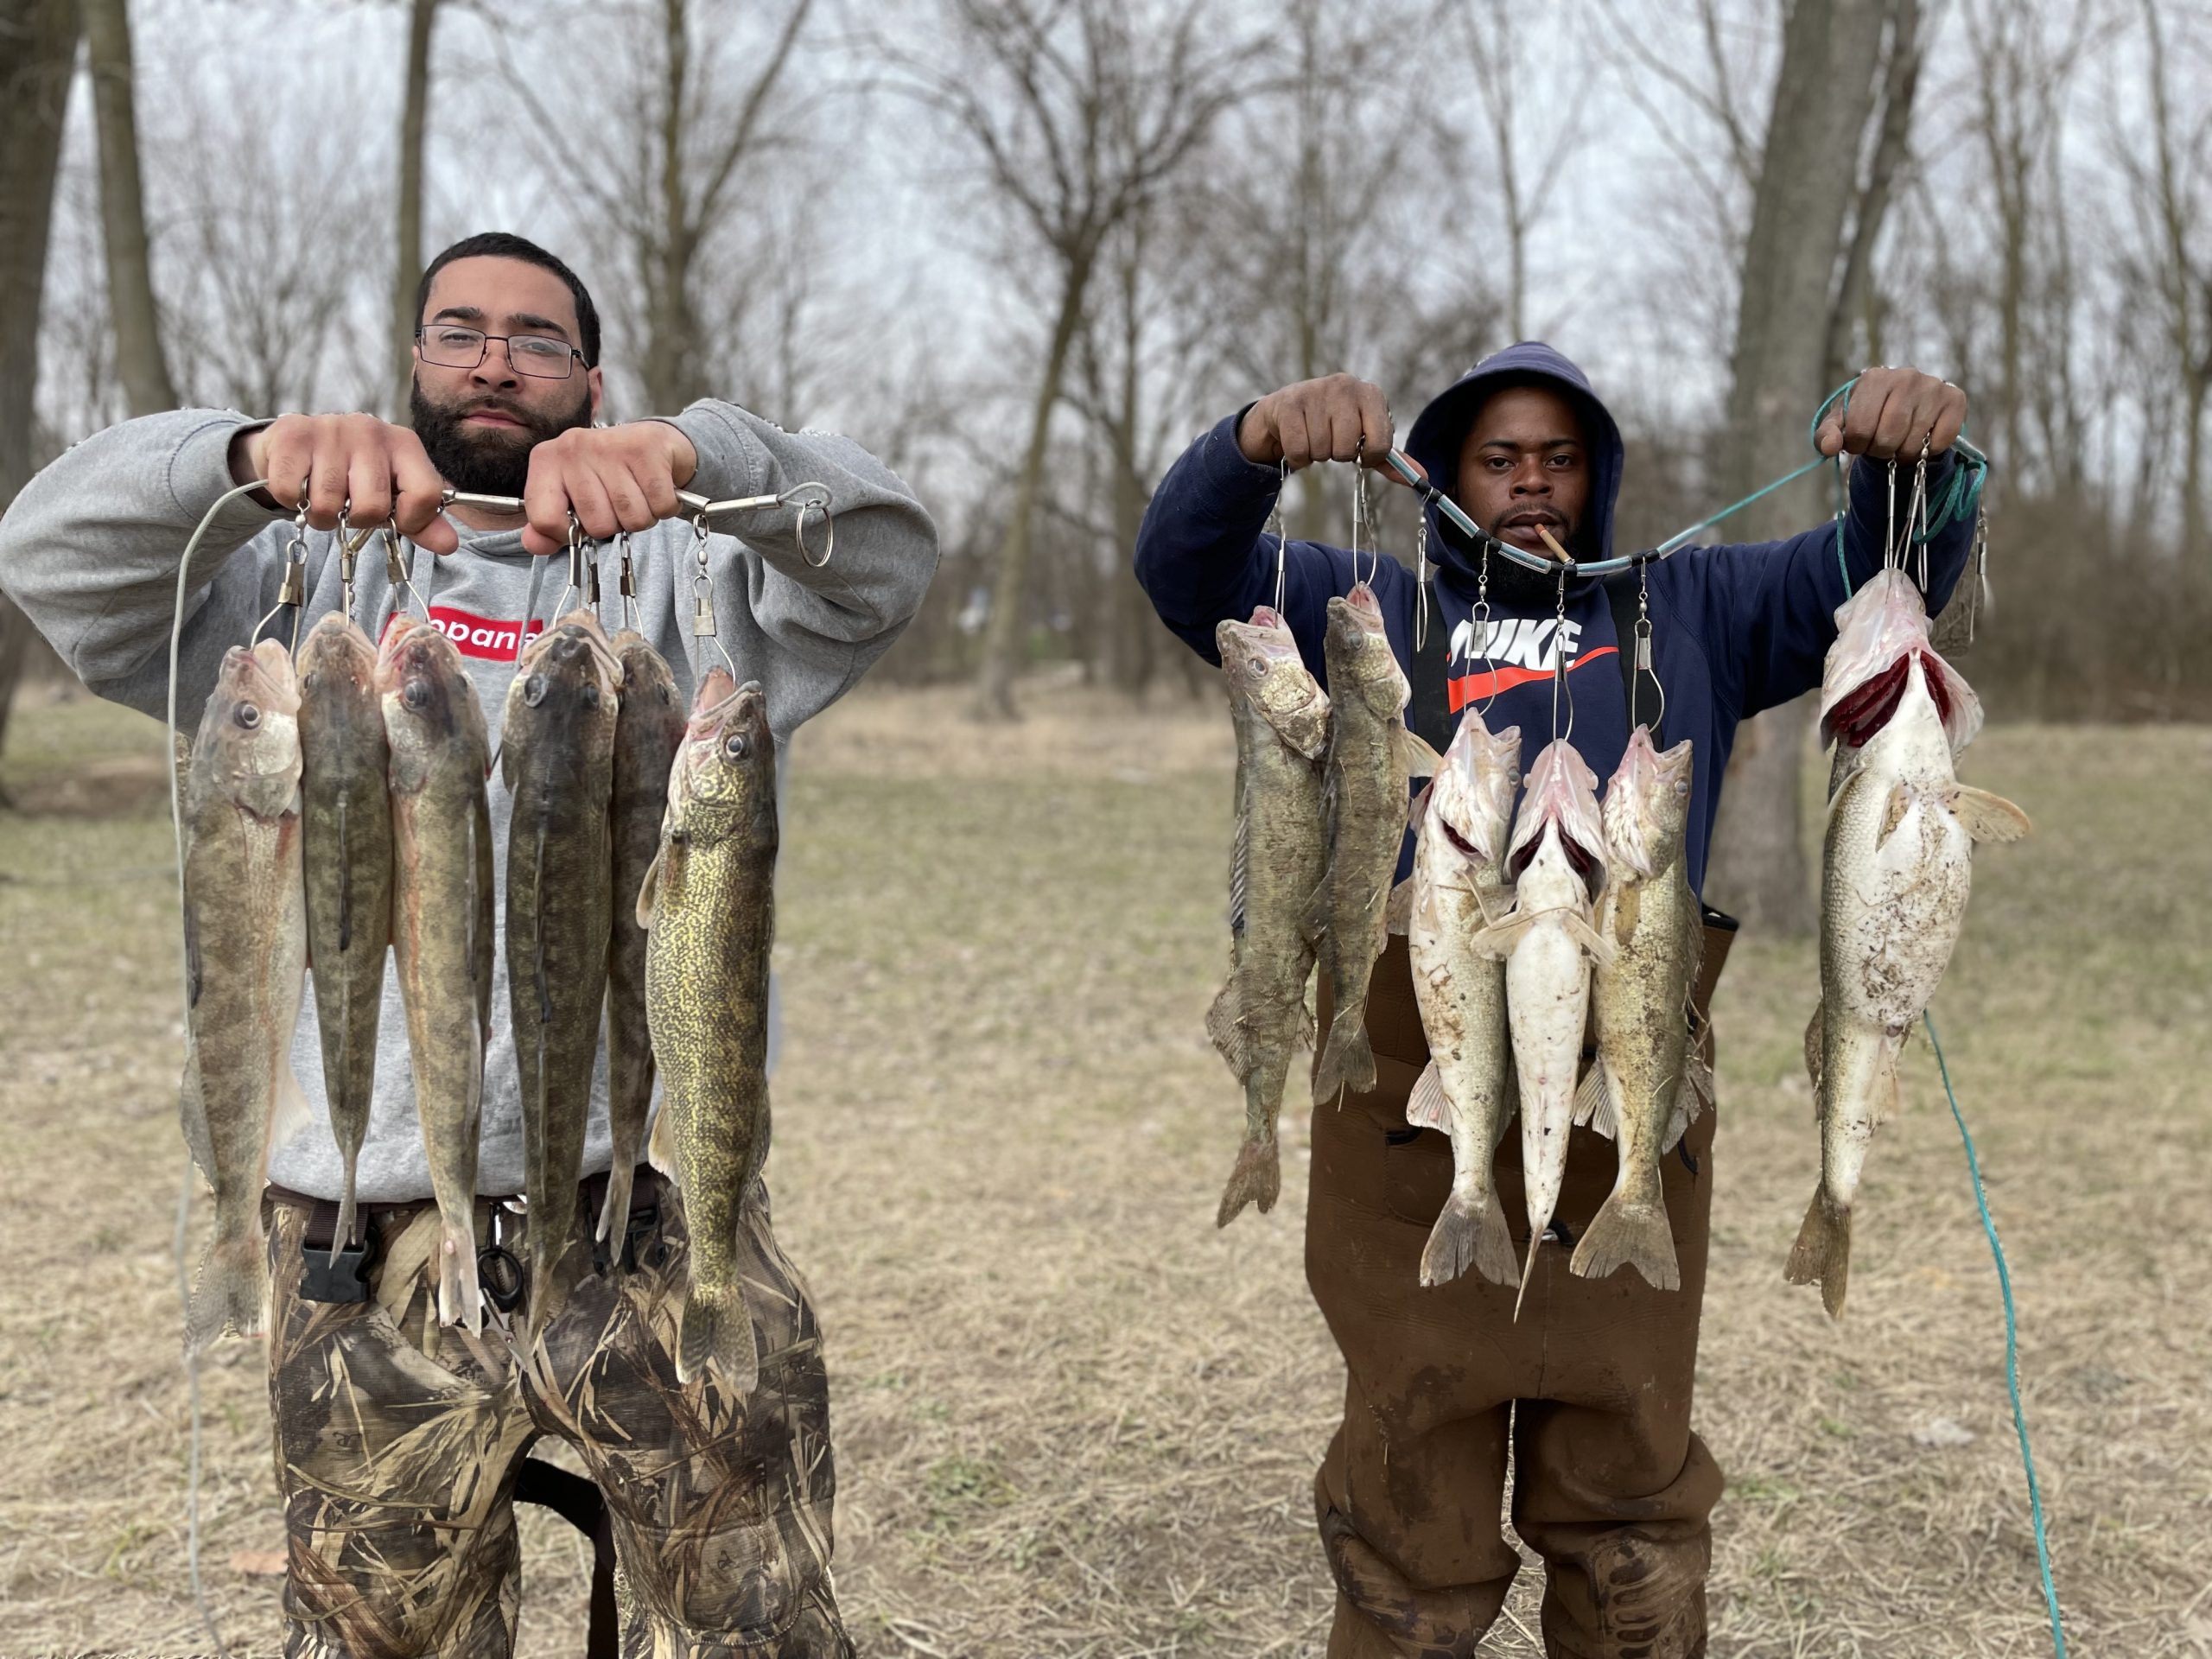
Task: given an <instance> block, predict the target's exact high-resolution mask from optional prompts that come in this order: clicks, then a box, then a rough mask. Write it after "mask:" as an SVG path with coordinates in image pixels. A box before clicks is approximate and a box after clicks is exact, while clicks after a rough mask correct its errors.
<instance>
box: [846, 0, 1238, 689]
mask: <svg viewBox="0 0 2212 1659" xmlns="http://www.w3.org/2000/svg"><path fill="white" fill-rule="evenodd" d="M943 22H944V27H943V29H942V31H941V33H942V35H943V36H944V39H945V40H946V41H947V42H948V43H949V45H950V48H951V55H950V58H949V59H940V58H937V57H935V56H933V55H925V54H922V53H920V52H918V51H914V50H909V49H906V48H898V47H893V46H890V45H888V44H885V45H883V46H881V47H880V50H881V52H882V54H883V55H884V56H885V58H886V59H887V62H888V63H889V64H890V65H891V67H893V72H894V73H896V74H897V75H898V76H899V79H900V84H901V85H902V86H903V87H904V88H905V89H906V91H908V92H911V93H912V94H913V95H914V96H916V97H918V98H919V99H923V100H924V101H925V102H926V103H927V104H928V105H931V107H933V108H934V109H936V110H937V111H939V112H940V113H941V114H942V115H943V117H944V118H945V120H946V121H947V123H948V124H949V126H950V130H952V132H953V133H954V134H955V135H956V137H957V138H958V139H959V141H960V142H961V143H963V145H964V146H965V147H966V148H967V149H968V150H969V154H970V155H971V156H973V157H974V159H975V161H976V163H977V164H978V166H979V168H980V171H981V174H982V182H983V185H984V187H985V188H986V189H987V191H988V193H989V195H990V197H991V198H992V200H994V201H995V204H996V205H997V206H998V207H1000V208H1001V210H1002V211H1003V212H1004V213H1006V215H1007V219H1009V220H1010V221H1011V225H1012V227H1013V229H1014V234H1015V236H1016V238H1018V241H1019V244H1020V245H1021V246H1022V247H1024V248H1026V249H1027V250H1029V251H1033V253H1035V254H1036V255H1039V256H1041V258H1042V260H1043V263H1044V265H1045V268H1046V270H1047V272H1048V273H1049V277H1048V289H1049V297H1048V299H1047V300H1046V306H1047V308H1048V311H1049V315H1050V318H1051V321H1050V323H1049V325H1048V328H1047V333H1046V346H1045V353H1044V360H1043V363H1042V365H1040V368H1039V373H1038V376H1037V381H1036V391H1035V394H1034V396H1033V398H1032V399H1031V403H1030V419H1029V432H1028V438H1027V444H1026V447H1025V448H1024V449H1023V452H1022V462H1021V467H1020V473H1019V474H1017V476H1016V482H1015V485H1014V501H1013V507H1012V516H1011V518H1010V519H1009V521H1008V523H1007V531H1006V536H1005V539H1004V541H1003V543H1001V547H1000V550H999V557H998V566H997V569H996V570H995V573H994V577H993V592H992V601H991V610H990V615H989V620H988V623H987V625H986V629H985V634H984V640H983V654H982V665H981V669H980V671H979V677H978V680H977V686H976V707H977V712H978V713H979V714H981V715H984V716H986V717H994V718H1011V717H1013V715H1014V712H1015V710H1014V691H1013V685H1014V670H1015V667H1016V665H1017V663H1018V660H1019V658H1020V650H1021V642H1022V632H1023V630H1022V624H1023V620H1024V619H1025V616H1026V614H1027V607H1026V600H1027V594H1028V577H1029V564H1030V550H1031V547H1032V538H1033V528H1034V525H1033V520H1034V519H1035V518H1036V514H1037V509H1038V502H1039V486H1040V484H1041V482H1042V480H1043V477H1044V473H1045V461H1046V451H1047V449H1048V448H1049V446H1050V443H1051V441H1052V417H1053V414H1054V411H1055V410H1056V409H1057V408H1058V405H1059V403H1060V400H1061V395H1062V390H1063V387H1064V385H1065V379H1066V374H1067V369H1068V365H1069V360H1070V357H1071V353H1072V352H1073V349H1074V346H1075V342H1076V338H1077V334H1078V332H1079V331H1080V329H1081V327H1082V325H1083V320H1084V307H1085V304H1086V302H1087V301H1088V299H1089V296H1090V283H1091V278H1092V277H1093V275H1094V274H1095V272H1096V270H1097V267H1098V264H1099V259H1100V255H1101V252H1102V251H1103V248H1104V246H1105V244H1106V240H1107V238H1108V237H1109V235H1110V234H1111V233H1112V232H1115V231H1116V229H1118V228H1119V227H1121V226H1122V225H1124V224H1125V223H1127V221H1128V219H1129V218H1130V216H1131V215H1132V214H1134V213H1136V212H1138V211H1139V210H1140V209H1141V207H1143V206H1144V205H1145V204H1146V203H1147V202H1148V201H1150V200H1153V199H1154V197H1155V195H1156V194H1158V192H1159V191H1160V189H1161V188H1162V187H1163V186H1164V185H1165V184H1166V182H1167V181H1168V180H1169V179H1171V178H1172V177H1173V176H1174V175H1175V174H1176V172H1177V170H1178V169H1179V168H1181V167H1182V166H1183V164H1184V163H1185V162H1186V161H1187V160H1188V159H1189V158H1190V156H1192V154H1193V152H1194V151H1195V150H1196V149H1197V148H1198V145H1199V144H1200V143H1202V142H1203V141H1204V139H1205V136H1206V134H1207V132H1208V130H1210V129H1211V126H1212V124H1213V123H1214V121H1215V119H1216V118H1217V117H1218V116H1219V115H1220V114H1221V112H1222V111H1224V109H1226V108H1228V107H1229V105H1230V104H1231V103H1232V102H1233V101H1234V100H1235V99H1236V98H1237V97H1238V96H1239V95H1240V94H1241V93H1242V92H1243V82H1242V79H1241V74H1240V71H1241V70H1242V67H1243V65H1244V63H1245V62H1246V61H1247V60H1248V58H1249V52H1248V51H1247V50H1246V49H1245V48H1243V46H1242V45H1241V44H1239V43H1236V42H1235V41H1231V42H1230V43H1229V44H1226V45H1224V44H1222V43H1221V42H1220V41H1219V40H1218V38H1217V35H1218V30H1217V22H1218V19H1217V16H1215V14H1214V10H1213V8H1212V7H1211V5H1210V4H1209V3H1206V0H1173V3H1163V5H1161V6H1160V7H1157V8H1137V9H1132V8H1127V7H1124V6H1122V5H1119V4H1116V3H1113V0H1012V3H990V0H946V3H945V9H944V20H943Z"/></svg>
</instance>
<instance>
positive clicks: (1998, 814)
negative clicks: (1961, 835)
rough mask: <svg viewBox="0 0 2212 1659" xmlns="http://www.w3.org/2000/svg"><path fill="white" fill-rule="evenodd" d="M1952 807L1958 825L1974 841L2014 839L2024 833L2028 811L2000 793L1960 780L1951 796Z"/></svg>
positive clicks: (2018, 838) (2026, 828)
mask: <svg viewBox="0 0 2212 1659" xmlns="http://www.w3.org/2000/svg"><path fill="white" fill-rule="evenodd" d="M1951 810H1952V812H1953V813H1954V814H1955V815H1956V817H1957V818H1958V820H1959V823H1960V826H1961V828H1963V829H1965V830H1966V832H1967V834H1968V835H1970V836H1973V837H1974V839H1975V840H1976V841H1983V842H2014V841H2018V840H2020V839H2021V838H2022V837H2024V836H2026V835H2027V833H2028V831H2029V829H2030V827H2031V826H2030V825H2029V823H2028V815H2027V814H2026V813H2024V812H2023V811H2021V810H2020V809H2019V808H2018V807H2017V806H2015V805H2013V804H2012V802H2010V801H2008V800H2006V799H2005V798H2004V797H2003V796H2002V795H1992V794H1991V793H1990V792H1989V791H1987V790H1986V789H1976V788H1974V786H1973V785H1970V784H1961V785H1959V786H1958V791H1957V792H1956V793H1955V794H1954V795H1953V796H1952V798H1951Z"/></svg>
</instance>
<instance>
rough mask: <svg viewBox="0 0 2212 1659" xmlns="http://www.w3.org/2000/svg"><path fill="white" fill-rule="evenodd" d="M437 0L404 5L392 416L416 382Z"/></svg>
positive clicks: (397, 416)
mask: <svg viewBox="0 0 2212 1659" xmlns="http://www.w3.org/2000/svg"><path fill="white" fill-rule="evenodd" d="M437 16H438V0H410V3H409V5H408V9H407V98H406V102H405V104H404V105H403V107H402V109H401V111H400V117H399V218H398V226H397V230H398V235H397V243H398V245H397V249H396V250H395V251H394V255H393V265H392V274H391V321H392V333H391V340H392V353H393V355H392V361H391V367H392V381H391V417H392V419H394V420H395V421H399V422H402V423H404V422H405V421H406V419H407V418H408V400H409V394H410V392H411V391H413V389H414V385H415V350H414V342H415V329H416V325H417V324H418V323H420V322H421V321H422V319H421V318H420V317H418V316H416V315H415V289H416V284H417V283H420V282H421V281H422V280H423V135H424V131H425V130H426V128H427V127H428V125H429V107H430V31H431V29H433V28H434V27H435V25H436V22H437Z"/></svg>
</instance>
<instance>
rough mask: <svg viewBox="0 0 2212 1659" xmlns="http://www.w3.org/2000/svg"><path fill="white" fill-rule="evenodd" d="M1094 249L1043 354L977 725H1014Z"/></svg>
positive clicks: (1003, 551)
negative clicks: (1052, 461) (1059, 431)
mask: <svg viewBox="0 0 2212 1659" xmlns="http://www.w3.org/2000/svg"><path fill="white" fill-rule="evenodd" d="M1093 257H1094V256H1093V254H1092V252H1091V251H1090V250H1089V249H1087V248H1085V249H1080V250H1077V251H1076V252H1075V254H1074V255H1073V256H1072V257H1071V258H1070V259H1069V261H1068V264H1067V266H1066V270H1065V274H1064V275H1063V276H1062V277H1061V285H1060V309H1059V315H1058V317H1056V318H1055V319H1054V320H1053V322H1052V346H1051V347H1050V348H1049V349H1048V350H1047V351H1046V354H1045V372H1044V375H1043V377H1042V378H1040V379H1039V382H1038V385H1037V401H1036V404H1035V405H1034V407H1033V409H1032V410H1031V412H1030V418H1029V448H1028V450H1027V453H1026V454H1024V455H1023V456H1022V460H1021V474H1020V480H1019V481H1018V482H1017V483H1016V484H1015V486H1014V511H1013V513H1012V516H1011V517H1009V518H1007V526H1006V540H1005V542H1004V543H1001V546H1000V548H999V563H998V569H997V571H996V572H995V575H993V577H992V582H991V613H990V617H989V619H988V621H986V623H985V624H984V626H983V665H982V672H981V673H980V674H979V675H978V676H977V677H976V718H977V719H979V720H1014V719H1016V718H1018V717H1019V711H1018V710H1017V709H1015V708H1014V671H1015V670H1016V669H1017V668H1019V667H1020V660H1021V656H1022V637H1023V636H1022V621H1023V618H1024V615H1025V612H1026V608H1027V607H1025V606H1024V604H1023V602H1022V601H1023V600H1024V598H1025V596H1026V595H1027V591H1028V582H1029V547H1030V521H1031V520H1032V519H1033V518H1035V517H1036V512H1037V491H1038V488H1039V486H1040V485H1041V484H1042V483H1043V482H1044V478H1045V451H1046V446H1047V444H1048V443H1049V442H1050V440H1051V437H1052V410H1054V408H1055V407H1057V406H1058V403H1059V401H1060V381H1061V377H1062V376H1064V375H1065V373H1066V372H1067V363H1068V351H1069V348H1070V347H1071V346H1072V345H1073V344H1074V343H1075V331H1076V328H1077V326H1078V325H1079V324H1080V323H1081V322H1082V321H1083V297H1084V289H1086V288H1088V287H1089V286H1090V266H1091V261H1092V258H1093Z"/></svg>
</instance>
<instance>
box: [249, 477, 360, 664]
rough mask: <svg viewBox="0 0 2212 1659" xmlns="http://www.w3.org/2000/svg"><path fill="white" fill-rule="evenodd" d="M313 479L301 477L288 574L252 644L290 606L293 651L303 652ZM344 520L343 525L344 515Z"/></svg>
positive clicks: (287, 560) (257, 625)
mask: <svg viewBox="0 0 2212 1659" xmlns="http://www.w3.org/2000/svg"><path fill="white" fill-rule="evenodd" d="M309 482H311V480H308V479H304V478H303V479H302V480H300V510H299V512H297V513H296V514H295V515H294V516H293V518H292V538H291V539H290V540H289V541H288V542H286V543H284V575H283V580H281V581H280V582H278V583H277V602H276V603H275V604H274V605H271V606H270V607H269V613H268V614H267V615H266V616H264V617H263V618H262V619H261V620H260V621H258V622H257V623H255V624H254V625H253V634H252V637H251V639H248V640H247V641H246V643H247V644H248V645H256V644H258V643H259V642H260V639H261V631H262V630H263V629H264V628H265V627H267V626H269V625H270V622H272V621H274V620H276V617H277V613H278V612H280V611H282V610H283V608H284V607H286V606H287V605H289V606H290V607H292V652H293V654H294V655H295V656H296V655H298V654H299V649H300V612H301V611H302V609H304V608H305V604H306V600H307V594H308V484H309ZM346 505H347V506H348V507H349V508H350V507H351V506H352V505H353V503H352V502H351V501H348V502H347V503H346ZM340 523H341V526H342V523H343V520H342V518H341V521H340ZM343 535H344V531H343V529H342V527H341V529H340V536H341V537H342V536H343Z"/></svg>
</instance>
